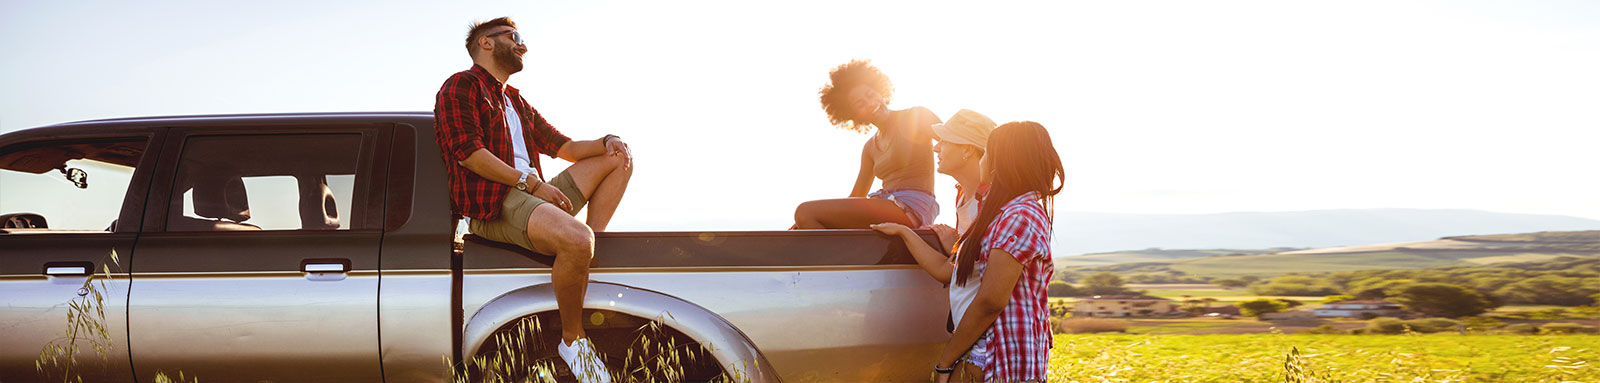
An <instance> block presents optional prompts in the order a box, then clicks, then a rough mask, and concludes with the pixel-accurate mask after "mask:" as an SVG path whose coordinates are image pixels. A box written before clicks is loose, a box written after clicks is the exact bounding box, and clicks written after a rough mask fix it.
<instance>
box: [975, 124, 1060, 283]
mask: <svg viewBox="0 0 1600 383" xmlns="http://www.w3.org/2000/svg"><path fill="white" fill-rule="evenodd" d="M988 149H989V150H988V152H987V153H985V155H986V156H989V157H988V159H989V161H990V162H989V164H990V168H992V169H984V171H986V172H990V173H989V184H990V186H989V196H988V197H984V199H983V203H982V204H980V205H978V206H979V207H978V219H977V220H976V221H974V222H973V225H972V227H970V228H968V229H967V232H966V233H962V234H961V241H960V243H961V247H960V249H961V250H960V251H959V253H958V254H957V255H956V264H957V267H956V284H957V285H966V284H967V277H969V276H971V275H972V269H973V264H975V263H977V262H978V256H979V255H980V253H982V252H983V251H984V250H986V249H983V237H984V235H986V234H988V232H989V224H990V223H993V222H994V220H995V218H997V217H998V216H999V215H1000V208H1002V207H1005V205H1006V203H1007V202H1011V200H1013V199H1016V198H1017V197H1018V196H1021V195H1023V194H1027V193H1028V192H1037V193H1039V197H1040V198H1043V199H1044V203H1045V206H1052V205H1054V201H1055V195H1056V194H1059V193H1061V187H1062V185H1063V184H1065V183H1066V178H1067V173H1066V171H1065V170H1063V169H1062V168H1061V156H1060V155H1057V154H1056V147H1055V145H1054V144H1052V143H1051V142H1050V132H1048V131H1045V130H1044V125H1039V123H1037V122H1033V121H1016V122H1008V123H1006V124H1005V125H1000V127H998V128H995V129H994V132H992V133H989V145H988ZM1049 214H1050V216H1051V217H1050V218H1051V219H1054V215H1055V214H1054V213H1049Z"/></svg>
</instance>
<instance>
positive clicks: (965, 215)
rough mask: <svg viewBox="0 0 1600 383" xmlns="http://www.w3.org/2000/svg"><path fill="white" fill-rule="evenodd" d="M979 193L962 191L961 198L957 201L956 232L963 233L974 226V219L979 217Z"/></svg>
mask: <svg viewBox="0 0 1600 383" xmlns="http://www.w3.org/2000/svg"><path fill="white" fill-rule="evenodd" d="M977 194H978V193H961V200H959V201H956V233H957V234H963V233H966V232H967V229H968V228H971V227H972V221H973V220H976V219H978V197H977Z"/></svg>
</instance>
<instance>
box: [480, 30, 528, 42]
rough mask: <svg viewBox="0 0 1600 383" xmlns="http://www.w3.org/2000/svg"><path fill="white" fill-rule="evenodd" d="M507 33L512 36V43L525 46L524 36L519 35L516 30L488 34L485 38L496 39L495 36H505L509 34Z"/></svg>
mask: <svg viewBox="0 0 1600 383" xmlns="http://www.w3.org/2000/svg"><path fill="white" fill-rule="evenodd" d="M507 33H510V34H511V41H512V42H515V43H517V45H525V44H523V43H522V34H521V33H517V31H516V30H515V29H513V30H508V31H499V32H495V33H490V34H487V35H483V37H495V36H499V35H503V34H507Z"/></svg>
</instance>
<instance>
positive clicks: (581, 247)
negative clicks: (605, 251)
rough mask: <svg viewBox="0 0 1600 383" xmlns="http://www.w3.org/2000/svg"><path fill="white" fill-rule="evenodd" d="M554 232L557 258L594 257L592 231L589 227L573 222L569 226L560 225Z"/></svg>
mask: <svg viewBox="0 0 1600 383" xmlns="http://www.w3.org/2000/svg"><path fill="white" fill-rule="evenodd" d="M556 230H557V231H556V232H555V233H554V234H555V235H554V237H555V242H556V248H557V250H556V252H557V253H558V254H557V256H558V257H567V256H581V257H593V256H594V231H591V230H590V229H589V225H584V224H582V223H578V221H577V220H573V221H572V222H571V224H568V225H561V227H559V228H556Z"/></svg>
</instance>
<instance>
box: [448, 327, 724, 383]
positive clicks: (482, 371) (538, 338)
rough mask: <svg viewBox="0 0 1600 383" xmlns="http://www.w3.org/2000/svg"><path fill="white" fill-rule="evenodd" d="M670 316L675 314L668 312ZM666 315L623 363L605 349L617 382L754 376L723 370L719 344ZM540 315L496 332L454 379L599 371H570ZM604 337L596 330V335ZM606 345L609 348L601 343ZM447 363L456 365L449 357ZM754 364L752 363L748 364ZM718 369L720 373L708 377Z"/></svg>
mask: <svg viewBox="0 0 1600 383" xmlns="http://www.w3.org/2000/svg"><path fill="white" fill-rule="evenodd" d="M667 315H670V314H667ZM660 319H661V318H657V319H656V320H649V321H647V322H646V323H644V324H642V325H639V326H638V327H637V328H636V329H634V330H633V333H632V341H631V344H629V345H628V347H627V349H626V350H625V351H624V353H623V357H622V358H621V360H620V366H618V365H617V364H618V363H617V362H618V361H617V360H616V358H612V357H608V356H607V355H606V354H605V353H599V354H600V357H601V359H603V360H608V361H610V363H607V365H608V368H609V369H610V371H609V372H610V375H611V381H613V382H619V383H620V382H681V381H690V380H692V381H710V382H748V381H750V378H749V377H747V376H743V375H742V374H741V372H740V371H733V372H732V373H729V372H725V371H722V370H721V368H720V365H718V364H717V363H716V362H717V361H716V360H715V359H713V358H712V357H711V355H710V353H711V351H712V350H713V349H714V345H709V344H707V345H701V344H698V343H694V342H692V341H689V339H688V338H686V337H685V336H683V335H682V334H681V333H678V332H676V331H674V330H671V329H669V328H667V327H666V326H665V325H663V324H662V321H661V320H660ZM542 328H543V326H542V324H541V321H540V319H539V316H529V317H524V318H523V319H521V320H519V321H518V322H516V323H515V324H513V325H510V326H507V327H505V328H502V329H501V330H499V331H496V332H495V334H494V336H493V339H492V341H490V342H487V343H486V344H485V347H486V348H487V349H486V350H481V351H480V352H479V353H478V355H475V356H473V357H472V359H471V360H468V361H467V363H466V364H465V365H462V366H455V368H451V373H450V376H451V381H452V382H457V383H465V382H474V383H477V382H487V383H523V382H555V381H558V380H570V379H573V378H574V375H578V374H593V373H595V371H577V372H573V371H568V369H567V366H566V364H565V362H563V361H562V360H561V358H560V357H559V356H556V355H555V352H554V348H553V347H554V344H553V342H558V341H559V338H554V340H552V338H551V337H550V336H549V335H548V334H544V332H543V330H542ZM596 338H599V336H596V335H595V332H594V331H591V336H590V339H596ZM601 348H605V347H604V346H601ZM445 362H446V365H451V363H450V360H449V358H448V357H446V358H445ZM746 367H750V366H746ZM710 369H715V372H714V373H715V374H716V375H715V376H709V377H708V376H707V375H709V374H708V372H711V370H710Z"/></svg>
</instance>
